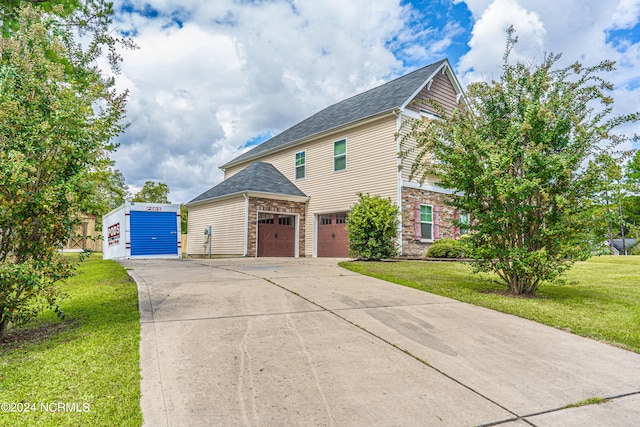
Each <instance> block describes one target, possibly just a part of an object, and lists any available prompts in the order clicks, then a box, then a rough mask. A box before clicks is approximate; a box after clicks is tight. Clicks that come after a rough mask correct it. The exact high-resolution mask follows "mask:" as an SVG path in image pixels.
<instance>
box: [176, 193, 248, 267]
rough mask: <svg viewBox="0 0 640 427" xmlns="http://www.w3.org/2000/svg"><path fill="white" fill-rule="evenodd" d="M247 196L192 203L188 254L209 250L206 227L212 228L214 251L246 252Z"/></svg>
mask: <svg viewBox="0 0 640 427" xmlns="http://www.w3.org/2000/svg"><path fill="white" fill-rule="evenodd" d="M245 224H246V219H245V201H244V197H242V196H239V197H234V198H232V199H226V200H221V201H217V202H216V201H214V202H211V203H204V204H202V205H196V206H192V207H189V239H188V248H187V250H188V254H189V255H204V254H208V253H209V250H208V248H206V249H205V248H204V246H203V245H204V242H205V235H204V229H205V227H206V226H207V225H210V226H211V229H212V240H211V253H212V254H217V255H243V254H244V239H245Z"/></svg>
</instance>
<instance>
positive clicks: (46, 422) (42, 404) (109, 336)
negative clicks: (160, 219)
mask: <svg viewBox="0 0 640 427" xmlns="http://www.w3.org/2000/svg"><path fill="white" fill-rule="evenodd" d="M100 258H101V257H100V256H99V255H93V256H91V257H90V258H89V259H88V260H86V261H85V262H83V263H82V264H81V265H80V267H79V268H78V272H77V273H78V274H77V275H76V276H75V277H73V278H71V279H70V280H68V281H67V283H66V284H64V285H62V289H63V291H64V292H65V294H66V295H67V296H66V298H65V299H64V300H63V301H62V303H61V304H60V306H61V308H62V309H63V311H64V312H65V314H66V319H65V320H60V319H58V318H57V317H56V316H55V314H54V313H52V312H51V311H47V312H45V313H42V314H41V315H40V316H39V318H38V319H36V321H34V322H32V323H30V324H28V325H27V326H26V327H25V328H22V329H18V330H13V331H11V332H10V333H9V335H8V337H6V338H5V340H4V342H2V343H0V404H2V405H3V406H2V412H3V413H1V414H0V425H1V426H18V425H29V426H87V425H91V426H116V425H119V426H136V425H141V424H142V414H141V411H140V403H139V402H140V368H139V342H140V323H139V319H140V317H139V312H138V295H137V290H136V285H135V283H134V282H133V281H131V279H130V278H129V276H128V275H127V273H126V271H125V270H124V269H123V268H122V267H121V266H120V265H119V264H117V263H115V262H113V261H103V260H102V259H100ZM7 404H8V405H10V406H7ZM7 408H9V410H14V411H21V412H8V411H7ZM27 410H28V412H27Z"/></svg>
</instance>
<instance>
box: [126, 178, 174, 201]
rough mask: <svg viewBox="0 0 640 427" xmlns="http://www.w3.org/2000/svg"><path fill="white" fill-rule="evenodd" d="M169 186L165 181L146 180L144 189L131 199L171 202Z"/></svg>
mask: <svg viewBox="0 0 640 427" xmlns="http://www.w3.org/2000/svg"><path fill="white" fill-rule="evenodd" d="M169 192H170V191H169V186H168V185H167V184H165V183H164V182H158V183H156V182H153V181H146V182H145V183H144V185H143V186H142V189H141V190H140V191H138V192H137V193H136V194H135V195H134V196H133V199H132V200H131V201H132V202H147V203H171V202H170V201H169Z"/></svg>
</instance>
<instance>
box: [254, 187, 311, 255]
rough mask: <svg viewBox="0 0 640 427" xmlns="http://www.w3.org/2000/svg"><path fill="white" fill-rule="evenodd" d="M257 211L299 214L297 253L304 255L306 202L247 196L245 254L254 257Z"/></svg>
mask: <svg viewBox="0 0 640 427" xmlns="http://www.w3.org/2000/svg"><path fill="white" fill-rule="evenodd" d="M258 212H272V213H282V214H291V215H296V214H297V215H299V218H300V228H299V230H298V235H299V239H298V247H299V249H300V251H299V255H300V256H301V257H303V256H305V251H304V246H305V227H306V218H305V216H306V215H305V212H306V203H304V202H290V201H287V200H277V199H264V198H259V197H249V233H248V237H247V238H248V240H249V241H248V242H247V256H248V257H255V256H257V253H258V247H257V235H258Z"/></svg>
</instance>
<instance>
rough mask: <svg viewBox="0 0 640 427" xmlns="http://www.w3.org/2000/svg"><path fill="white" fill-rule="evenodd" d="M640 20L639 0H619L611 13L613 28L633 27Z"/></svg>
mask: <svg viewBox="0 0 640 427" xmlns="http://www.w3.org/2000/svg"><path fill="white" fill-rule="evenodd" d="M639 20H640V0H621V1H620V4H618V7H617V8H616V11H615V12H614V13H613V24H612V26H613V27H614V28H633V27H634V26H635V25H637V24H638V22H639Z"/></svg>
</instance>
